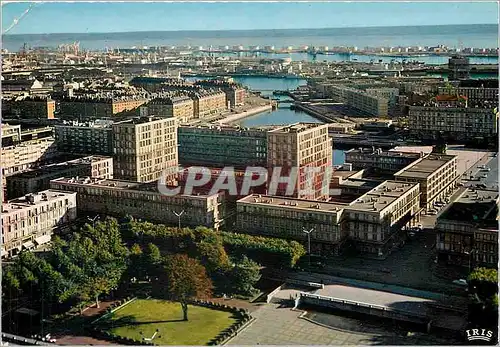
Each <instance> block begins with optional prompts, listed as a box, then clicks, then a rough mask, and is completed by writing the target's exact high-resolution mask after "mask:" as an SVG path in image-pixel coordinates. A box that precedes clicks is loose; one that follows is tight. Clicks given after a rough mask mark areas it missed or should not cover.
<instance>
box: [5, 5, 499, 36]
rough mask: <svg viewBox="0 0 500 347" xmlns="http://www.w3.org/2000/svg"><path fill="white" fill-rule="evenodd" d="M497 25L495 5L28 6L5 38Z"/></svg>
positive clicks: (8, 17)
mask: <svg viewBox="0 0 500 347" xmlns="http://www.w3.org/2000/svg"><path fill="white" fill-rule="evenodd" d="M2 2H3V1H2ZM28 7H29V3H27V2H24V3H8V4H2V33H4V32H5V30H6V29H7V28H8V27H10V26H11V24H12V23H13V22H14V19H16V18H19V17H20V16H21V14H22V13H23V12H25V11H26V10H27V9H28ZM497 23H498V4H497V3H496V2H411V3H408V2H405V3H403V2H401V3H396V2H350V3H347V2H345V3H342V2H341V3H325V2H323V3H297V2H295V3H290V2H288V3H264V2H261V3H251V2H250V3H249V2H246V3H241V2H240V3H235V2H233V3H227V2H211V3H208V2H206V3H187V2H184V3H165V2H164V3H145V2H140V3H130V2H129V3H127V2H122V3H112V2H108V3H105V2H103V3H97V2H93V3H48V2H45V3H37V4H36V5H34V6H33V7H32V8H31V10H30V11H29V12H28V14H26V15H24V16H23V17H22V18H21V19H20V20H19V22H18V24H17V25H15V26H13V28H12V29H11V30H9V34H48V33H103V32H131V31H177V30H253V29H305V28H344V27H368V26H406V25H409V26H411V25H440V24H443V25H445V24H497Z"/></svg>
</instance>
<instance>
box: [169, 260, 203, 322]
mask: <svg viewBox="0 0 500 347" xmlns="http://www.w3.org/2000/svg"><path fill="white" fill-rule="evenodd" d="M164 270H165V271H164V274H163V276H162V278H161V283H162V284H163V285H164V290H165V291H166V293H167V295H168V296H169V297H170V298H171V299H173V300H176V301H179V302H180V304H181V307H182V311H183V314H184V320H186V321H187V320H188V302H189V301H190V300H193V299H205V298H208V297H210V296H211V295H212V289H213V286H212V281H211V280H210V278H208V276H207V272H206V270H205V268H204V267H203V266H202V265H201V264H200V262H199V261H198V260H196V259H193V258H189V257H188V256H187V255H185V254H175V255H170V256H167V257H166V258H165V269H164Z"/></svg>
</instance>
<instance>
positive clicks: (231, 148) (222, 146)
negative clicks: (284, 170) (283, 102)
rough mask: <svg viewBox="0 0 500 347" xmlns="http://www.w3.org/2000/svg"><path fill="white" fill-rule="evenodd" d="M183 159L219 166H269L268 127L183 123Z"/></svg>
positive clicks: (181, 127)
mask: <svg viewBox="0 0 500 347" xmlns="http://www.w3.org/2000/svg"><path fill="white" fill-rule="evenodd" d="M178 139H179V162H180V163H181V164H182V165H186V166H188V165H206V166H215V167H225V166H234V167H236V168H245V167H246V166H261V167H265V166H267V134H266V130H265V129H245V128H241V127H237V126H212V125H210V126H180V127H179V129H178Z"/></svg>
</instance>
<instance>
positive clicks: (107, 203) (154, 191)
mask: <svg viewBox="0 0 500 347" xmlns="http://www.w3.org/2000/svg"><path fill="white" fill-rule="evenodd" d="M50 186H51V188H52V189H57V190H63V191H71V192H77V194H78V198H77V201H78V210H79V211H83V212H95V213H103V214H109V215H113V216H125V215H131V216H133V217H136V218H141V219H145V220H151V221H157V222H160V223H166V224H171V225H178V223H179V217H177V215H176V214H175V213H177V214H180V213H181V212H182V211H184V213H183V214H182V215H181V217H180V223H181V226H191V227H196V226H200V225H203V226H206V227H209V228H215V229H218V228H219V227H220V226H221V225H222V224H223V223H224V217H225V215H224V213H225V210H224V208H225V206H224V194H223V193H217V194H213V195H203V194H199V195H198V194H197V192H194V194H193V195H183V194H177V195H168V194H163V193H161V192H160V191H158V184H157V183H156V182H154V183H140V182H132V181H122V180H100V179H92V178H90V177H87V178H79V179H78V180H77V179H73V178H59V179H55V180H52V181H51V182H50ZM174 188H175V187H172V189H174ZM174 212H175V213H174Z"/></svg>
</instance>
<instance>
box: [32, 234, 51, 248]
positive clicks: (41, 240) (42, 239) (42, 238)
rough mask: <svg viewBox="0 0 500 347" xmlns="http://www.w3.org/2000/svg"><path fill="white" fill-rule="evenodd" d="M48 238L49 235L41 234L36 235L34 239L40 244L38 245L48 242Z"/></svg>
mask: <svg viewBox="0 0 500 347" xmlns="http://www.w3.org/2000/svg"><path fill="white" fill-rule="evenodd" d="M50 240H51V236H50V235H43V236H40V237H37V238H36V239H35V243H36V244H37V245H39V246H40V245H43V244H44V243H47V242H50Z"/></svg>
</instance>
